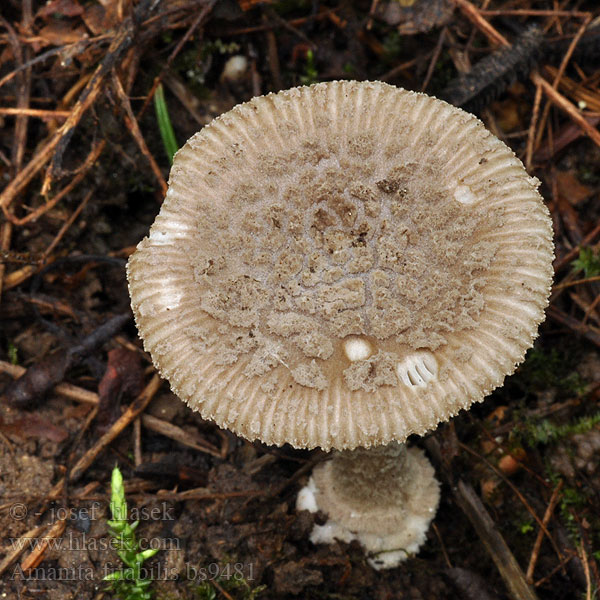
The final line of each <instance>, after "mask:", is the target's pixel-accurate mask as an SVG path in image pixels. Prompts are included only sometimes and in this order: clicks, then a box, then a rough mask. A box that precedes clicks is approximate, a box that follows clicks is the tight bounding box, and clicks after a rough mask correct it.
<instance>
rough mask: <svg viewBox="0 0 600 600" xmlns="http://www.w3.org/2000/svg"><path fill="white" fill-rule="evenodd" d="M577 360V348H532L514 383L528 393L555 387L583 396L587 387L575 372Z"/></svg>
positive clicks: (513, 380) (514, 378)
mask: <svg viewBox="0 0 600 600" xmlns="http://www.w3.org/2000/svg"><path fill="white" fill-rule="evenodd" d="M577 360H578V350H577V349H576V348H569V347H565V348H561V349H560V350H559V349H557V348H552V349H550V350H544V349H540V348H532V349H531V350H529V352H528V353H527V357H526V359H525V362H524V363H523V364H522V365H521V366H520V367H519V370H518V373H517V375H516V376H515V377H513V378H512V383H517V384H519V385H520V386H521V387H523V389H525V390H528V391H531V390H543V389H547V388H550V387H554V388H558V389H559V390H561V391H563V392H566V393H568V394H577V395H581V394H583V393H585V390H586V385H585V382H584V381H583V379H582V378H581V376H580V375H579V374H578V373H577V372H576V371H575V367H576V365H577Z"/></svg>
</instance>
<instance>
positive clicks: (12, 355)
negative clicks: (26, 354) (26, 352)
mask: <svg viewBox="0 0 600 600" xmlns="http://www.w3.org/2000/svg"><path fill="white" fill-rule="evenodd" d="M18 352H19V351H18V348H17V347H16V346H15V345H14V344H13V343H12V342H8V352H7V354H8V361H9V362H10V364H11V365H18V364H19V356H18Z"/></svg>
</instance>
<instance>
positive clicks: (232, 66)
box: [221, 54, 248, 83]
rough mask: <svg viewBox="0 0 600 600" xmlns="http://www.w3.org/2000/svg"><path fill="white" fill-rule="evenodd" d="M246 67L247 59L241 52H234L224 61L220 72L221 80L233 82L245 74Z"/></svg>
mask: <svg viewBox="0 0 600 600" xmlns="http://www.w3.org/2000/svg"><path fill="white" fill-rule="evenodd" d="M247 68H248V59H247V58H246V57H245V56H242V55H241V54H236V55H235V56H232V57H231V58H230V59H229V60H228V61H227V62H226V63H225V66H224V67H223V72H222V73H221V80H222V81H228V82H229V83H235V82H236V81H239V80H240V79H241V78H242V77H243V76H244V75H245V73H246V69H247Z"/></svg>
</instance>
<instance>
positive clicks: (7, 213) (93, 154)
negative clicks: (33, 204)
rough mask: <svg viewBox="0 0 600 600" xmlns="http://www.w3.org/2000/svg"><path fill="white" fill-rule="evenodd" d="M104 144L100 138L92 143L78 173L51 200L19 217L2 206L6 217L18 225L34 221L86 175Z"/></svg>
mask: <svg viewBox="0 0 600 600" xmlns="http://www.w3.org/2000/svg"><path fill="white" fill-rule="evenodd" d="M105 146H106V141H105V140H100V141H99V142H97V143H96V144H95V145H94V147H93V148H92V149H91V151H90V153H89V154H88V156H87V158H86V159H85V161H84V163H83V165H82V166H81V167H80V169H79V173H77V175H75V177H73V179H71V181H70V182H69V183H68V184H67V185H66V186H65V187H64V188H63V189H62V190H61V191H60V192H58V193H57V194H56V196H54V198H52V200H49V201H48V202H46V203H45V204H42V206H40V207H38V208H36V209H35V210H34V211H33V212H31V213H29V214H28V215H26V216H25V217H22V218H20V219H19V218H17V217H15V216H14V215H13V214H12V213H11V212H10V211H9V209H8V208H7V207H2V209H3V210H4V215H5V216H6V218H7V219H8V220H9V221H10V222H11V223H12V224H13V225H18V226H21V225H25V224H26V223H29V222H30V221H35V220H36V219H39V218H40V217H41V216H42V215H43V214H44V213H46V212H48V211H49V210H50V209H51V208H53V207H54V206H56V205H57V204H58V203H59V202H60V201H61V200H62V199H63V198H64V197H65V196H66V195H67V194H68V193H69V192H71V190H73V189H74V188H75V187H76V186H77V185H78V184H79V183H80V182H81V181H82V179H83V178H84V177H85V176H86V175H87V172H88V170H89V169H90V168H91V167H93V166H94V164H95V162H96V160H98V157H99V156H100V155H101V154H102V151H103V150H104V147H105Z"/></svg>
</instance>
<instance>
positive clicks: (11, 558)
mask: <svg viewBox="0 0 600 600" xmlns="http://www.w3.org/2000/svg"><path fill="white" fill-rule="evenodd" d="M11 505H12V502H11ZM9 506H10V505H9ZM47 528H48V525H38V526H37V527H34V528H33V529H30V530H29V531H27V532H25V533H24V534H23V535H22V536H21V537H20V538H18V539H16V540H14V541H13V542H12V544H11V545H12V548H11V550H10V551H9V552H8V553H7V555H6V556H5V557H4V558H3V559H2V562H0V576H1V575H2V574H3V573H4V571H6V569H8V567H10V565H12V564H13V563H14V562H15V561H16V560H17V559H18V558H19V556H21V554H23V552H25V550H27V549H28V548H29V547H30V543H31V541H30V540H32V539H35V538H37V537H38V536H39V535H40V533H42V532H43V531H44V530H45V529H47Z"/></svg>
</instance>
